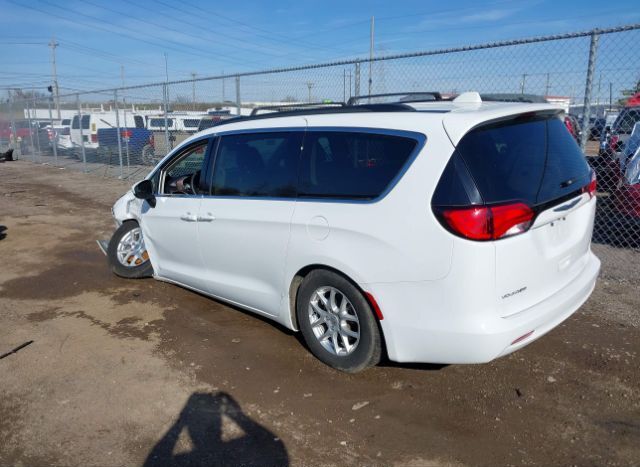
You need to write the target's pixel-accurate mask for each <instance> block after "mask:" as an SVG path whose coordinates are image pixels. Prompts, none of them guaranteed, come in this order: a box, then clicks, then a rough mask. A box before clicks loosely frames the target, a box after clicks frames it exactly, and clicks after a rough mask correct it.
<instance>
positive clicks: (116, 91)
mask: <svg viewBox="0 0 640 467" xmlns="http://www.w3.org/2000/svg"><path fill="white" fill-rule="evenodd" d="M113 102H114V106H115V108H116V138H117V140H118V160H119V161H120V176H119V177H118V178H120V179H122V178H124V169H123V168H122V141H121V138H120V111H119V110H118V90H117V89H116V90H114V91H113ZM126 124H127V122H125V125H126Z"/></svg>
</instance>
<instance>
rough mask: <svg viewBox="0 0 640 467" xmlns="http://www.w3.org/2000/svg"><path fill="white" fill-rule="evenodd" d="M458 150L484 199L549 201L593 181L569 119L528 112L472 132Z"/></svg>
mask: <svg viewBox="0 0 640 467" xmlns="http://www.w3.org/2000/svg"><path fill="white" fill-rule="evenodd" d="M457 152H458V154H459V157H461V158H462V160H463V161H464V163H465V165H466V166H467V168H468V171H469V175H470V177H471V178H472V179H473V181H474V182H475V185H476V187H477V189H478V192H479V195H480V197H481V199H482V202H483V203H485V204H496V203H505V202H512V201H521V202H524V203H525V204H527V205H529V206H537V205H542V204H547V203H549V202H552V201H554V200H559V199H561V198H564V197H566V196H570V195H572V194H573V193H574V192H576V191H577V190H579V189H581V188H582V187H583V186H586V185H588V184H589V182H590V181H591V169H590V168H589V165H588V164H587V162H586V159H585V157H584V155H583V154H582V152H581V151H580V148H579V147H578V145H577V144H576V142H575V140H574V139H573V138H572V137H571V135H570V134H569V132H568V131H567V129H566V127H565V126H564V123H563V122H562V121H561V120H560V119H558V118H556V117H551V118H548V117H547V118H540V117H534V118H526V119H522V118H520V119H515V120H511V121H507V122H501V123H497V124H493V125H489V126H484V127H480V128H477V129H475V130H472V131H471V132H469V133H468V134H467V135H466V136H465V137H464V138H462V140H461V141H460V144H459V145H458V148H457Z"/></svg>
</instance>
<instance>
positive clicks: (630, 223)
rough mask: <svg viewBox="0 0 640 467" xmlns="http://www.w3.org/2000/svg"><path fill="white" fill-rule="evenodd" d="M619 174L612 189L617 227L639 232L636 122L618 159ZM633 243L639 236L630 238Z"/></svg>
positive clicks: (639, 140) (639, 147)
mask: <svg viewBox="0 0 640 467" xmlns="http://www.w3.org/2000/svg"><path fill="white" fill-rule="evenodd" d="M619 170H620V176H619V181H618V184H617V188H616V190H615V191H614V209H615V211H616V212H617V214H618V218H617V221H618V223H619V227H622V228H624V227H632V229H624V231H625V233H626V234H627V235H636V236H637V235H638V232H640V230H639V229H640V123H636V124H635V126H634V129H633V131H632V132H631V135H630V136H629V139H628V140H627V144H626V147H625V149H624V151H623V152H622V155H621V157H620V159H619ZM630 240H633V243H635V244H637V243H638V242H640V238H635V239H630Z"/></svg>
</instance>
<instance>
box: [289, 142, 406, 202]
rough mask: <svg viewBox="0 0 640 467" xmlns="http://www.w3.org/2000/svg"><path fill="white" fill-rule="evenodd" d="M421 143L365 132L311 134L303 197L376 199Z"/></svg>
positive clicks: (302, 172) (302, 169)
mask: <svg viewBox="0 0 640 467" xmlns="http://www.w3.org/2000/svg"><path fill="white" fill-rule="evenodd" d="M417 144H418V143H417V141H416V140H415V139H413V138H408V137H404V136H395V135H386V134H375V133H365V132H356V131H354V132H338V131H335V132H334V131H309V132H308V133H307V135H306V137H305V144H304V153H303V155H302V162H301V164H300V186H299V196H301V197H305V196H306V197H314V198H316V197H318V198H346V199H373V198H377V197H378V196H380V195H381V194H382V193H383V192H384V191H385V190H386V189H387V187H388V186H389V185H390V183H391V182H392V180H393V179H394V178H395V177H396V176H397V175H398V174H399V173H400V170H401V169H402V167H403V166H404V165H405V164H406V162H407V160H408V159H409V156H410V155H411V153H412V152H413V151H414V149H415V148H416V146H417Z"/></svg>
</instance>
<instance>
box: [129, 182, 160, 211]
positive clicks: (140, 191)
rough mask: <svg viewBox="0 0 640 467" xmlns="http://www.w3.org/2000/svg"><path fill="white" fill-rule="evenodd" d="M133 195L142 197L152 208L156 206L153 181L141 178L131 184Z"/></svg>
mask: <svg viewBox="0 0 640 467" xmlns="http://www.w3.org/2000/svg"><path fill="white" fill-rule="evenodd" d="M133 195H134V196H135V197H136V198H139V199H144V200H146V201H147V203H149V206H151V207H152V208H155V207H156V197H155V195H154V194H153V182H152V181H151V180H142V181H140V182H138V183H136V184H135V185H134V186H133Z"/></svg>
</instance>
